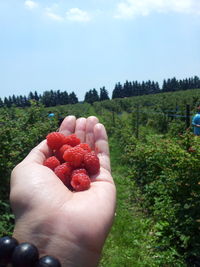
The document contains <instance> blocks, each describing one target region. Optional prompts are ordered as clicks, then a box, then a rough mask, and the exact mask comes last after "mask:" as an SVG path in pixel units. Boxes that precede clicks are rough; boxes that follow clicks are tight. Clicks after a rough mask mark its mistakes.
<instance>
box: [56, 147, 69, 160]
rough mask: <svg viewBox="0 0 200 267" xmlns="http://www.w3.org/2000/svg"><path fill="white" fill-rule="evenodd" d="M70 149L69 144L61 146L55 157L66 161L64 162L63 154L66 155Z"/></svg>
mask: <svg viewBox="0 0 200 267" xmlns="http://www.w3.org/2000/svg"><path fill="white" fill-rule="evenodd" d="M69 148H71V146H70V145H67V144H65V145H63V146H61V147H60V148H59V150H57V151H56V152H55V156H56V157H57V158H58V159H59V160H60V161H61V162H64V160H63V154H64V152H65V151H66V150H67V149H69Z"/></svg>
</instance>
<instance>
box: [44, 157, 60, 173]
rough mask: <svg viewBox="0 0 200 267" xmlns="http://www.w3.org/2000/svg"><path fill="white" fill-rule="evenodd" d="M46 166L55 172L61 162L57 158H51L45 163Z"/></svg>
mask: <svg viewBox="0 0 200 267" xmlns="http://www.w3.org/2000/svg"><path fill="white" fill-rule="evenodd" d="M43 165H44V166H46V167H49V168H50V169H52V170H54V169H55V168H56V167H57V166H59V165H60V161H59V160H58V159H57V158H56V157H55V156H52V157H49V158H48V159H46V160H45V161H44V163H43Z"/></svg>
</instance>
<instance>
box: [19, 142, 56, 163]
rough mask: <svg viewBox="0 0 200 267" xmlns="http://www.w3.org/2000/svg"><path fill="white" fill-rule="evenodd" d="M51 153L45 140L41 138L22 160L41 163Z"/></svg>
mask: <svg viewBox="0 0 200 267" xmlns="http://www.w3.org/2000/svg"><path fill="white" fill-rule="evenodd" d="M51 155H52V150H51V149H50V148H49V147H48V145H47V141H46V140H43V141H42V142H41V143H40V144H39V145H37V146H36V147H34V148H33V149H32V150H31V151H30V153H29V154H28V155H27V156H26V158H25V159H24V160H23V161H22V162H24V163H39V164H43V162H44V160H45V159H46V158H48V157H50V156H51Z"/></svg>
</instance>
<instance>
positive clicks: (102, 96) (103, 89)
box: [99, 86, 109, 101]
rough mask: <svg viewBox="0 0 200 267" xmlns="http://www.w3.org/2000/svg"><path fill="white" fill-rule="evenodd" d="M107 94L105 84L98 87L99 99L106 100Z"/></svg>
mask: <svg viewBox="0 0 200 267" xmlns="http://www.w3.org/2000/svg"><path fill="white" fill-rule="evenodd" d="M108 99H109V96H108V91H107V90H106V88H105V86H104V87H102V88H100V96H99V100H100V101H103V100H108Z"/></svg>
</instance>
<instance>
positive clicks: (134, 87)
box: [0, 76, 200, 107]
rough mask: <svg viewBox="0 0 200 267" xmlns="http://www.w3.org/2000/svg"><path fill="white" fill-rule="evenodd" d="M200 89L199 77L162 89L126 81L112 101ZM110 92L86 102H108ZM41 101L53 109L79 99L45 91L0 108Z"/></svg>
mask: <svg viewBox="0 0 200 267" xmlns="http://www.w3.org/2000/svg"><path fill="white" fill-rule="evenodd" d="M197 88H200V79H199V77H198V76H194V77H191V78H186V79H182V80H177V79H176V78H175V77H174V78H172V79H167V80H166V79H164V81H163V84H162V87H160V86H159V83H158V82H155V81H150V80H149V81H146V82H145V81H142V82H138V81H133V82H130V81H126V82H125V83H124V84H121V83H120V82H118V83H116V85H115V87H114V89H113V91H112V99H114V98H124V97H131V96H141V95H147V94H157V93H162V92H174V91H179V90H189V89H197ZM108 99H110V98H109V95H108V90H107V89H106V88H105V86H104V87H102V88H100V92H99V93H98V91H97V90H96V89H95V88H94V89H90V90H89V91H88V92H86V93H85V98H84V102H87V103H90V104H92V103H94V102H96V101H103V100H108ZM30 100H34V101H39V102H41V103H42V104H43V105H44V106H45V107H52V106H57V105H67V104H76V103H78V102H79V100H78V97H77V96H76V94H75V93H74V92H72V93H68V92H67V91H64V92H61V91H60V90H57V91H53V90H50V91H45V92H44V93H43V94H40V95H39V94H38V93H37V91H35V92H34V93H33V92H30V93H29V95H28V97H26V96H22V95H20V96H15V95H13V96H9V97H5V98H4V100H2V99H1V98H0V107H11V106H13V105H14V106H17V107H27V106H30V105H31V104H30V103H31V101H30Z"/></svg>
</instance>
